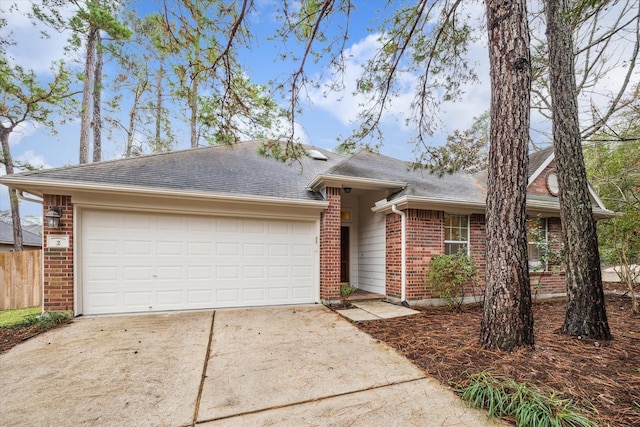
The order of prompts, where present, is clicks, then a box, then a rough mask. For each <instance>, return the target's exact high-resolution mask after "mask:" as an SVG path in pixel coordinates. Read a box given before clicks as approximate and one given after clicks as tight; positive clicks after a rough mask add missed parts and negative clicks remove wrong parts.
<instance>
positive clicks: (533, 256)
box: [527, 217, 549, 271]
mask: <svg viewBox="0 0 640 427" xmlns="http://www.w3.org/2000/svg"><path fill="white" fill-rule="evenodd" d="M527 241H528V245H527V246H528V252H529V271H544V270H546V269H547V266H546V263H545V259H544V258H545V257H546V254H547V251H548V244H549V243H548V241H547V219H546V218H539V217H535V218H531V217H529V218H527Z"/></svg>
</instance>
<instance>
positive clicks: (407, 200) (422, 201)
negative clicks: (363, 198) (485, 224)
mask: <svg viewBox="0 0 640 427" xmlns="http://www.w3.org/2000/svg"><path fill="white" fill-rule="evenodd" d="M393 205H396V206H397V208H398V209H400V210H404V209H429V210H434V209H442V210H446V209H457V210H456V212H460V213H466V212H470V213H476V212H477V213H484V211H485V207H486V204H485V203H484V202H464V201H460V200H446V199H431V198H427V197H412V196H403V197H400V198H399V199H394V200H392V201H385V200H381V201H379V202H377V203H376V204H375V205H374V206H373V207H372V208H371V210H372V211H373V212H386V213H388V212H391V211H392V206H393Z"/></svg>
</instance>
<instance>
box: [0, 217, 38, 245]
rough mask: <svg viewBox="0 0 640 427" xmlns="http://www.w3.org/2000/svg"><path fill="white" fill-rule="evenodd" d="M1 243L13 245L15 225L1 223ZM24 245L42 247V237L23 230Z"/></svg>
mask: <svg viewBox="0 0 640 427" xmlns="http://www.w3.org/2000/svg"><path fill="white" fill-rule="evenodd" d="M0 243H1V244H5V245H13V225H12V224H9V223H7V222H4V221H0ZM22 244H23V245H25V246H42V237H40V236H39V235H37V234H34V233H31V232H30V231H27V230H25V229H24V228H23V229H22Z"/></svg>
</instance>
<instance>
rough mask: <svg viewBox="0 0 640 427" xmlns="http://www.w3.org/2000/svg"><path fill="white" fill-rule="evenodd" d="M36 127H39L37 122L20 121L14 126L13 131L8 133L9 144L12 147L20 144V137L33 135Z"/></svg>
mask: <svg viewBox="0 0 640 427" xmlns="http://www.w3.org/2000/svg"><path fill="white" fill-rule="evenodd" d="M38 128H40V126H39V125H38V124H37V123H31V122H22V123H20V124H18V126H16V127H15V128H14V130H13V132H11V134H9V145H10V146H12V147H13V146H15V145H18V144H20V141H22V139H24V138H26V137H28V136H30V135H33V134H34V133H35V132H36V131H37V130H38Z"/></svg>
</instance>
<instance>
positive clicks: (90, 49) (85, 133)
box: [80, 26, 98, 164]
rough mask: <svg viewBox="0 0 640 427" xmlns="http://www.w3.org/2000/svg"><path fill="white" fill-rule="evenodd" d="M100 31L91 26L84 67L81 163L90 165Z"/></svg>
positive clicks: (81, 113)
mask: <svg viewBox="0 0 640 427" xmlns="http://www.w3.org/2000/svg"><path fill="white" fill-rule="evenodd" d="M97 33H98V29H97V28H96V27H94V26H91V28H90V30H89V35H88V37H87V57H86V60H85V66H84V85H83V88H82V110H81V111H80V163H81V164H82V163H89V140H90V139H91V98H92V94H93V77H94V71H95V67H96V56H95V55H96V34H97Z"/></svg>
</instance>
